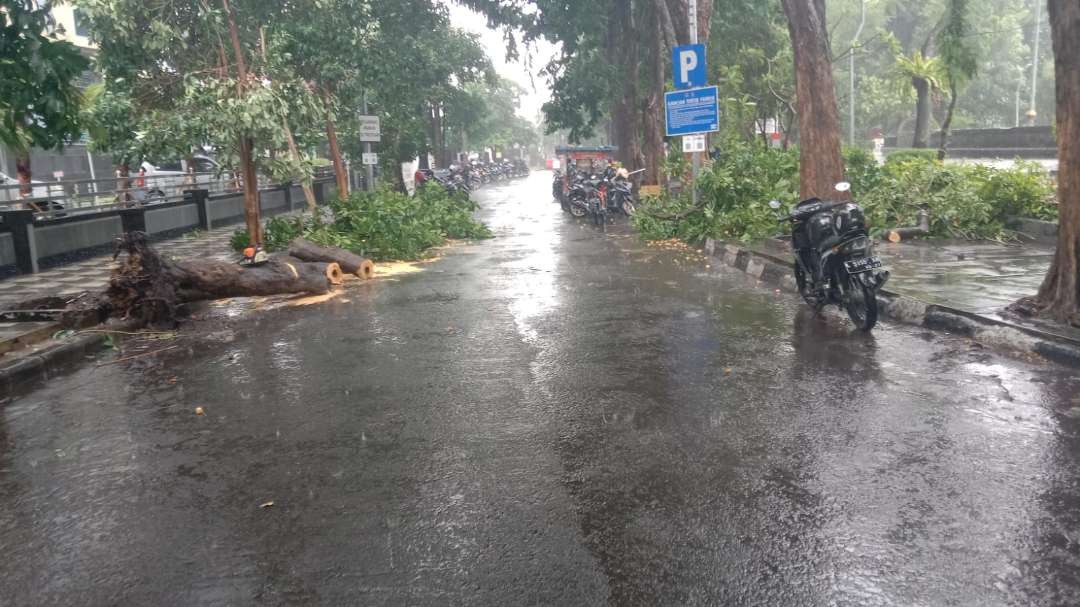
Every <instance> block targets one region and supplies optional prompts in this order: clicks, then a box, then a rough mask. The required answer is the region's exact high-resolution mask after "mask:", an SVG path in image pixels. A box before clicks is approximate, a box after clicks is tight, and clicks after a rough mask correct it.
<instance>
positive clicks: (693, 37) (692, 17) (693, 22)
mask: <svg viewBox="0 0 1080 607" xmlns="http://www.w3.org/2000/svg"><path fill="white" fill-rule="evenodd" d="M686 13H687V17H688V21H690V23H689V25H690V44H697V43H698V31H697V30H698V25H697V24H698V19H697V0H690V5H689V6H688V7H687V11H686ZM701 137H704V138H705V140H706V141H708V140H709V135H708V134H704V135H701ZM690 157H691V159H692V160H693V171H692V172H691V173H690V196H691V200H692V201H693V204H694V206H695V207H696V206H697V203H698V191H697V178H698V171H700V170H701V156H699V155H698V152H690Z"/></svg>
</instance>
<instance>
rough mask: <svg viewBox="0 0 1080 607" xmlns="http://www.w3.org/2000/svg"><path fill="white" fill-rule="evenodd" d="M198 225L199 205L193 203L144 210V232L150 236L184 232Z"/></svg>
mask: <svg viewBox="0 0 1080 607" xmlns="http://www.w3.org/2000/svg"><path fill="white" fill-rule="evenodd" d="M199 226H200V224H199V207H198V205H195V204H185V205H180V206H176V207H170V208H167V209H151V210H149V211H147V212H146V233H147V234H149V235H151V236H160V235H162V234H171V233H175V232H178V231H179V232H186V231H190V230H193V229H195V228H198V227H199Z"/></svg>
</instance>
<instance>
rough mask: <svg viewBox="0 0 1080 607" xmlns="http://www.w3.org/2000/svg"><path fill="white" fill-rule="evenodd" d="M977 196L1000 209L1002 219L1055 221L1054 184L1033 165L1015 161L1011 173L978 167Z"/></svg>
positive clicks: (1037, 165) (1056, 210) (1055, 200)
mask: <svg viewBox="0 0 1080 607" xmlns="http://www.w3.org/2000/svg"><path fill="white" fill-rule="evenodd" d="M980 168H982V169H984V170H983V171H981V175H980V179H981V181H982V185H981V186H980V188H979V196H980V197H982V198H983V199H985V200H988V201H990V203H991V204H993V205H994V206H996V207H997V208H998V209H1000V213H1001V214H1002V216H1004V217H1009V216H1016V217H1033V218H1035V219H1043V220H1046V221H1057V217H1058V207H1057V198H1056V192H1055V191H1054V184H1053V183H1052V182H1051V181H1050V178H1049V176H1048V175H1047V174H1046V172H1045V171H1044V170H1043V169H1042V167H1040V166H1039V164H1038V163H1036V162H1021V161H1017V163H1016V166H1015V167H1014V168H1011V169H1000V170H994V169H990V168H985V167H980Z"/></svg>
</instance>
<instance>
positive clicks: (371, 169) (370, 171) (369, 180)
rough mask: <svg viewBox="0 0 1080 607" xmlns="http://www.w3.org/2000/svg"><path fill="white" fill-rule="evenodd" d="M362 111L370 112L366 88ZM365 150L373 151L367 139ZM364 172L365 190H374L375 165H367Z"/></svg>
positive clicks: (362, 97) (362, 98)
mask: <svg viewBox="0 0 1080 607" xmlns="http://www.w3.org/2000/svg"><path fill="white" fill-rule="evenodd" d="M360 111H362V112H363V113H364V115H365V116H366V115H367V113H368V107H367V91H366V90H365V91H364V92H363V93H362V96H361V110H360ZM364 152H365V153H367V154H370V153H371V143H369V142H366V141H365V142H364ZM364 172H365V176H366V179H364V190H365V191H367V192H374V191H375V166H374V165H370V164H369V165H367V166H365V167H364Z"/></svg>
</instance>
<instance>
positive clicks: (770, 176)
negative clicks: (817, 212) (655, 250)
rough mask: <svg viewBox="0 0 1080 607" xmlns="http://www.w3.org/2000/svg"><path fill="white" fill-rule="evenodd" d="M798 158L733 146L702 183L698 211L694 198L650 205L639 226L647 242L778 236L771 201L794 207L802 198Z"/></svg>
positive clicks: (639, 215)
mask: <svg viewBox="0 0 1080 607" xmlns="http://www.w3.org/2000/svg"><path fill="white" fill-rule="evenodd" d="M797 167H798V153H797V152H796V151H795V150H779V149H773V148H769V147H767V146H765V145H764V144H762V143H761V142H757V141H755V142H753V143H746V142H742V141H737V140H735V141H731V142H729V143H727V144H726V145H724V146H722V148H721V154H720V157H719V159H718V160H716V161H715V162H713V165H712V167H711V168H710V169H709V170H706V171H704V172H702V173H701V175H699V177H698V191H699V193H700V197H699V201H698V205H697V206H696V207H695V206H693V205H692V204H691V202H690V197H689V195H687V194H683V195H681V196H679V197H670V196H669V197H663V198H654V199H647V200H645V201H643V202H642V205H641V209H639V211H640V212H638V213H636V214H635V218H634V223H635V225H636V226H637V228H638V229H639V230H640V231H641V234H642V236H643V237H644V238H646V239H650V240H654V239H663V238H671V237H678V238H681V239H683V240H687V241H700V240H703V239H705V238H717V239H722V240H744V241H746V240H753V239H758V238H763V237H766V236H769V235H771V234H774V233H776V232H778V231H779V230H780V229H781V225H780V224H779V223H778V222H777V218H776V214H775V213H774V212H773V210H772V209H771V208H769V201H770V200H774V199H776V200H780V201H781V202H783V203H785V204H787V205H791V204H794V203H795V202H796V200H797V198H798V169H797Z"/></svg>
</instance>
